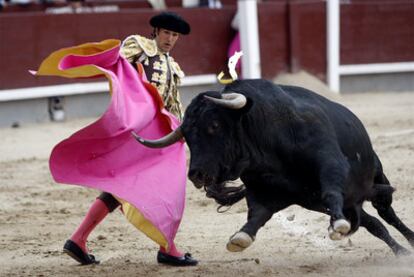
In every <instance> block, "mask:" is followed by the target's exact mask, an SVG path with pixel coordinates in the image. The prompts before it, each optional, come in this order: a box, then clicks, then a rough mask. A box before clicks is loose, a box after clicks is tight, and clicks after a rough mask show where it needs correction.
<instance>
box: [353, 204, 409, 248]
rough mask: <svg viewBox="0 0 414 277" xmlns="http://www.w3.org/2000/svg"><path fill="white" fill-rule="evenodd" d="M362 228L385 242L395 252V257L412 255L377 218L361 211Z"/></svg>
mask: <svg viewBox="0 0 414 277" xmlns="http://www.w3.org/2000/svg"><path fill="white" fill-rule="evenodd" d="M361 226H362V227H365V228H366V229H367V230H368V232H370V233H371V234H373V235H374V236H376V237H377V238H379V239H381V240H382V241H384V242H385V243H386V244H387V245H388V246H389V247H390V248H391V249H392V251H393V252H394V254H395V255H407V254H409V253H410V251H408V250H407V249H405V248H404V247H402V246H401V245H399V244H398V243H397V242H396V241H395V240H394V239H393V238H392V237H391V236H390V234H389V233H388V230H387V229H386V228H385V226H384V225H383V224H382V223H381V221H379V220H378V219H377V218H375V217H373V216H371V215H369V214H368V213H366V212H365V211H364V210H361Z"/></svg>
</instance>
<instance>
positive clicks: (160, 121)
mask: <svg viewBox="0 0 414 277" xmlns="http://www.w3.org/2000/svg"><path fill="white" fill-rule="evenodd" d="M119 48H120V41H119V40H113V39H111V40H104V41H102V42H99V43H86V44H82V45H79V46H75V47H70V48H64V49H60V50H58V51H56V52H53V53H52V54H51V55H50V56H49V57H47V58H46V59H45V60H44V61H43V62H42V64H41V66H40V68H39V70H38V71H37V72H36V73H35V74H36V75H55V76H62V77H67V78H85V77H96V76H102V75H104V76H106V78H108V80H109V84H110V92H111V95H112V96H111V101H110V104H109V106H108V108H107V110H106V111H105V113H104V114H103V115H102V116H101V117H100V118H99V119H98V120H97V121H95V122H94V123H92V124H90V125H89V126H86V127H85V128H83V129H81V130H79V131H77V132H76V133H74V134H73V135H71V136H70V137H69V138H67V139H65V140H63V141H62V142H60V143H59V144H58V145H56V146H55V147H54V149H53V151H52V154H51V156H50V161H49V165H50V171H51V173H52V175H53V178H54V179H55V181H56V182H58V183H65V184H75V185H80V186H85V187H90V188H95V189H98V190H101V191H106V192H109V193H111V194H113V195H114V196H115V197H117V199H119V200H120V202H121V203H122V210H123V212H124V214H125V216H126V217H127V218H128V220H129V221H130V222H131V223H132V224H134V226H136V227H137V228H138V229H140V230H141V231H143V232H144V233H145V234H146V235H147V236H149V237H150V238H151V239H153V240H154V241H155V242H157V243H158V244H160V245H161V246H164V247H166V248H167V249H168V248H169V245H170V244H171V242H172V241H173V240H174V238H175V235H176V232H177V229H178V226H179V224H180V222H181V218H182V214H183V210H184V203H185V184H186V157H185V150H184V145H183V143H176V144H174V145H172V146H169V147H167V148H163V149H150V148H145V147H144V146H142V145H140V144H139V143H137V142H136V141H135V140H134V138H133V137H132V136H131V134H130V132H131V131H132V130H134V131H135V132H137V133H138V134H139V135H140V136H142V137H145V138H159V137H162V136H164V135H166V134H167V133H169V132H170V131H171V130H172V129H174V128H176V127H177V126H178V124H179V122H178V120H177V119H176V118H175V117H174V116H173V115H171V114H170V113H169V112H167V111H166V110H165V109H164V107H163V103H162V100H161V99H160V96H159V94H158V92H157V91H156V89H155V88H154V87H153V86H151V85H150V84H148V83H147V82H146V81H145V78H142V76H139V75H138V74H137V71H136V70H135V69H134V68H133V67H132V65H131V64H129V62H128V61H127V60H126V59H124V58H123V57H121V56H120V55H119Z"/></svg>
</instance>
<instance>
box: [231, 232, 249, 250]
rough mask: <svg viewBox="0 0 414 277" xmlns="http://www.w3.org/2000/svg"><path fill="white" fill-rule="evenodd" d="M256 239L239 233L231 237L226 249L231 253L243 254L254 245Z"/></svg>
mask: <svg viewBox="0 0 414 277" xmlns="http://www.w3.org/2000/svg"><path fill="white" fill-rule="evenodd" d="M253 241H254V239H253V238H252V237H251V236H249V235H248V234H247V233H245V232H237V233H235V234H234V235H233V236H231V237H230V240H229V242H228V243H227V245H226V248H227V250H228V251H230V252H241V251H243V250H244V249H246V248H247V247H249V246H250V245H251V244H252V243H253Z"/></svg>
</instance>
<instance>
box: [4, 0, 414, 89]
mask: <svg viewBox="0 0 414 277" xmlns="http://www.w3.org/2000/svg"><path fill="white" fill-rule="evenodd" d="M227 1H232V0H227ZM229 3H230V4H229V5H225V6H224V7H223V8H222V9H208V8H191V9H184V8H179V7H177V8H172V9H171V10H172V11H175V12H178V13H179V14H181V15H182V16H183V17H184V18H186V19H187V20H188V21H189V23H190V24H191V26H192V33H191V34H190V35H189V36H182V37H181V38H180V40H179V41H178V43H177V47H176V48H175V49H174V50H173V52H172V55H173V56H174V57H175V58H176V59H177V60H178V61H179V62H180V65H181V66H182V68H183V69H184V71H185V72H186V74H187V75H198V74H211V73H218V72H219V71H220V70H222V69H223V68H224V67H225V65H226V55H227V47H228V45H229V43H230V41H231V39H232V38H233V36H234V34H235V31H234V30H232V29H231V27H230V22H231V20H232V18H233V16H234V14H235V12H236V5H235V4H233V5H231V2H229ZM325 4H326V2H325V1H322V0H301V1H299V0H296V1H295V0H291V1H288V0H286V1H284V0H271V1H265V2H261V3H259V7H258V11H259V28H260V30H259V32H260V34H259V35H260V49H261V62H262V74H263V77H265V78H273V77H275V76H276V75H277V74H278V73H281V72H286V71H297V70H301V69H304V70H307V71H309V72H311V73H312V74H315V75H316V76H318V77H319V78H320V79H322V80H324V79H325V75H326V73H325V72H326V20H325V18H326V13H325ZM156 13H157V12H156V11H153V10H151V9H145V8H144V9H121V10H120V11H119V12H116V13H100V14H98V13H88V14H62V15H52V14H44V13H43V12H19V13H17V12H14V13H13V12H10V13H0V90H1V89H12V88H21V87H31V86H44V85H52V84H61V83H70V82H71V81H70V80H67V79H62V78H54V77H47V78H46V77H42V78H35V77H33V76H31V75H30V74H29V73H28V72H27V70H29V69H36V68H37V67H38V66H39V64H40V62H41V61H42V60H43V59H44V58H45V57H46V56H47V55H48V54H50V53H51V52H52V51H54V50H57V49H59V48H62V47H68V46H74V45H77V44H81V43H85V42H91V41H101V40H104V39H108V38H116V39H120V40H122V39H123V38H125V37H126V36H128V35H130V34H136V33H137V34H141V35H149V34H150V33H151V31H152V30H151V28H150V26H149V25H148V20H149V18H150V17H151V16H153V15H154V14H156ZM413 15H414V5H412V0H395V1H389V0H381V1H372V0H353V1H349V2H345V3H343V4H342V5H341V57H340V58H341V63H342V64H354V63H379V62H398V61H414V51H413V45H414V28H413V27H412V26H414V16H413Z"/></svg>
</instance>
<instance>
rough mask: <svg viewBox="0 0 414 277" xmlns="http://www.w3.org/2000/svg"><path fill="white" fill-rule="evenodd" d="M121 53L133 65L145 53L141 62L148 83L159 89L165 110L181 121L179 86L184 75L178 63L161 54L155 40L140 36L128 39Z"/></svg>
mask: <svg viewBox="0 0 414 277" xmlns="http://www.w3.org/2000/svg"><path fill="white" fill-rule="evenodd" d="M154 45H155V49H154ZM154 50H155V51H154ZM120 53H121V55H122V56H124V57H125V58H126V59H128V61H129V62H131V63H135V62H137V61H138V59H139V58H140V56H141V55H143V54H144V53H145V55H146V57H145V59H143V60H142V59H141V62H142V64H143V66H144V70H145V74H146V75H147V79H148V81H149V82H150V83H151V84H152V85H154V86H155V87H156V88H157V90H158V93H159V94H160V96H161V98H162V100H163V101H164V105H165V108H166V109H167V110H168V111H169V112H170V113H172V114H174V115H175V116H177V117H178V119H179V120H182V105H181V101H180V96H179V92H178V85H179V84H180V78H182V77H184V73H183V71H182V70H181V68H180V66H179V65H178V63H177V62H175V61H174V59H173V58H172V57H170V56H169V55H168V54H167V55H166V54H164V53H162V52H160V51H159V50H158V49H157V48H156V43H155V41H154V40H150V39H147V38H145V37H141V36H138V35H133V36H130V37H128V38H126V39H125V40H124V42H123V44H122V47H121V51H120ZM167 59H168V60H167Z"/></svg>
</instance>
